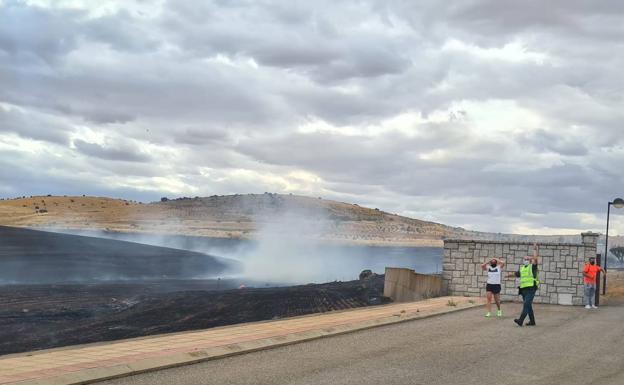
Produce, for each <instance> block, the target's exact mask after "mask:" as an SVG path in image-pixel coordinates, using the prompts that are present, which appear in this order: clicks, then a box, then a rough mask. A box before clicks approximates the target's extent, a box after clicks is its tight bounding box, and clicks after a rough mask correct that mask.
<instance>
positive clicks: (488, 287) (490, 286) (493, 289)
mask: <svg viewBox="0 0 624 385" xmlns="http://www.w3.org/2000/svg"><path fill="white" fill-rule="evenodd" d="M485 291H491V292H492V294H498V293H500V291H501V285H493V284H491V283H487V284H485Z"/></svg>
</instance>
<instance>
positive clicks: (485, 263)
mask: <svg viewBox="0 0 624 385" xmlns="http://www.w3.org/2000/svg"><path fill="white" fill-rule="evenodd" d="M487 264H488V261H485V262H483V263H482V264H481V270H483V271H485V270H487Z"/></svg>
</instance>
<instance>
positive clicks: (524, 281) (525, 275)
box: [520, 264, 539, 289]
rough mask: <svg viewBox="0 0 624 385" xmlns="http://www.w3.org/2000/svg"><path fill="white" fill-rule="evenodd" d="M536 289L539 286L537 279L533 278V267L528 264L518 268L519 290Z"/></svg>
mask: <svg viewBox="0 0 624 385" xmlns="http://www.w3.org/2000/svg"><path fill="white" fill-rule="evenodd" d="M533 285H535V287H537V285H539V281H538V280H537V277H534V276H533V265H532V264H528V265H526V266H521V267H520V289H524V288H525V287H533Z"/></svg>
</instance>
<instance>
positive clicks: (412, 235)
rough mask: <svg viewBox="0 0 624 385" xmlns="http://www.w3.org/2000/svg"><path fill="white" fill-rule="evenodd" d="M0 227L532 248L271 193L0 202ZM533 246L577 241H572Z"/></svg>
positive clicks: (501, 237) (555, 238) (328, 202)
mask: <svg viewBox="0 0 624 385" xmlns="http://www.w3.org/2000/svg"><path fill="white" fill-rule="evenodd" d="M0 225H5V226H16V227H30V228H40V229H52V228H56V229H70V230H103V231H116V232H126V233H127V232H138V233H156V234H171V235H189V236H203V237H216V238H247V239H252V238H254V237H256V236H257V235H258V233H259V232H263V231H267V229H268V230H270V231H272V232H276V233H280V232H283V233H285V234H288V235H290V236H292V235H297V236H301V237H306V238H310V239H314V240H319V241H323V242H337V243H347V244H362V245H377V246H384V245H392V246H432V247H441V246H442V243H443V239H444V238H472V239H490V240H492V239H494V240H534V238H532V237H531V236H523V235H509V234H494V233H484V232H475V231H468V230H464V229H462V228H458V227H451V226H446V225H442V224H439V223H434V222H428V221H422V220H418V219H412V218H407V217H403V216H400V215H394V214H390V213H387V212H384V211H381V210H379V209H373V208H366V207H361V206H358V205H355V204H349V203H343V202H336V201H331V200H326V199H320V198H313V197H305V196H297V195H284V194H270V193H265V194H245V195H242V194H236V195H223V196H216V195H215V196H211V197H203V198H200V197H195V198H179V199H173V200H167V201H165V202H153V203H141V202H135V201H128V200H123V199H112V198H106V197H93V196H34V197H24V198H20V199H9V200H0ZM278 235H279V234H278ZM537 240H539V241H544V242H552V241H565V242H575V241H578V240H576V239H574V237H573V236H572V237H570V236H544V237H539V239H537ZM614 241H615V239H614Z"/></svg>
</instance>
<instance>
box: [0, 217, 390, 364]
mask: <svg viewBox="0 0 624 385" xmlns="http://www.w3.org/2000/svg"><path fill="white" fill-rule="evenodd" d="M276 268H279V266H276ZM240 271H241V265H240V263H239V262H237V261H235V260H231V259H226V258H220V257H216V256H212V255H208V254H204V253H199V252H193V251H187V250H180V249H173V248H167V247H158V246H149V245H145V244H140V243H134V242H127V241H120V240H111V239H103V238H97V237H88V236H78V235H67V234H59V233H51V232H44V231H35V230H28V229H18V228H10V227H0V354H8V353H16V352H24V351H30V350H37V349H45V348H53V347H60V346H67V345H74V344H82V343H90V342H98V341H110V340H116V339H122V338H131V337H140V336H147V335H152V334H160V333H169V332H178V331H185V330H194V329H203V328H210V327H215V326H223V325H231V324H236V323H242V322H252V321H261V320H270V319H275V318H282V317H291V316H298V315H304V314H310V313H317V312H325V311H330V310H340V309H347V308H353V307H359V306H367V305H371V304H377V303H381V302H384V299H383V298H382V297H381V294H382V293H383V276H372V277H369V278H367V279H364V280H361V281H349V282H332V283H325V284H309V285H300V286H288V287H280V286H279V284H275V283H274V284H270V286H277V287H266V286H268V285H269V284H268V283H267V282H266V281H258V280H254V279H253V278H250V277H245V278H243V277H237V278H234V275H236V274H240ZM356 273H357V272H356V271H353V272H350V274H356ZM217 277H229V278H217ZM242 283H244V284H246V285H247V287H245V288H242V289H241V288H240V286H241V284H242Z"/></svg>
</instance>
